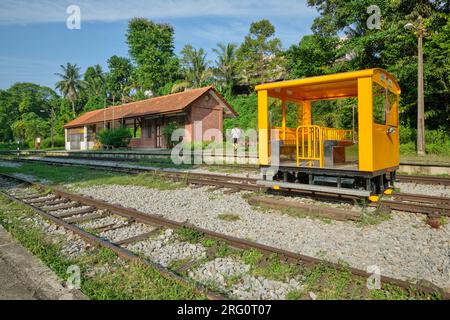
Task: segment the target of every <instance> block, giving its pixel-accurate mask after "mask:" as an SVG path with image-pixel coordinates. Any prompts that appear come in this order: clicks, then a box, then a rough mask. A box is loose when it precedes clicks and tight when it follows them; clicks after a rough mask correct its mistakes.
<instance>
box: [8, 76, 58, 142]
mask: <svg viewBox="0 0 450 320" xmlns="http://www.w3.org/2000/svg"><path fill="white" fill-rule="evenodd" d="M57 100H59V97H58V95H57V94H56V92H55V91H53V90H52V89H50V88H48V87H43V86H39V85H37V84H33V83H16V84H14V85H13V86H11V87H10V88H9V89H7V90H4V91H2V90H0V140H1V141H7V140H10V139H12V138H14V135H13V132H12V129H11V128H12V127H11V126H12V124H13V123H14V122H15V121H16V120H19V119H20V118H21V116H22V114H25V113H35V114H36V115H38V116H39V117H41V118H44V119H48V117H49V114H50V110H51V109H52V106H53V104H54V101H57Z"/></svg>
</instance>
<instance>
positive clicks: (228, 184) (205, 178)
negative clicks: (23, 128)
mask: <svg viewBox="0 0 450 320" xmlns="http://www.w3.org/2000/svg"><path fill="white" fill-rule="evenodd" d="M18 161H21V162H39V163H45V164H48V165H54V166H69V167H87V168H92V169H96V170H108V171H115V172H120V173H126V174H140V173H154V174H158V175H162V176H165V177H168V178H170V179H172V180H174V181H178V182H185V183H187V184H196V185H207V186H218V187H223V188H229V189H233V190H245V191H255V192H261V191H268V190H269V189H268V188H265V187H262V186H258V185H256V181H257V179H254V178H247V177H237V176H229V175H217V174H208V173H193V172H186V171H180V172H177V171H174V170H167V169H154V168H142V167H140V168H125V167H120V166H111V165H107V164H88V163H87V164H82V163H62V162H52V161H42V160H37V159H20V160H18ZM439 179H440V180H442V179H445V178H439ZM279 192H283V193H287V194H290V195H295V194H298V195H303V196H309V197H311V198H314V199H325V200H332V201H347V202H354V201H357V200H360V198H358V197H351V196H339V195H335V194H331V193H330V194H328V193H325V192H310V191H301V190H295V191H294V190H287V189H281V190H279ZM400 195H404V194H394V195H393V196H394V199H397V200H396V201H394V200H384V199H382V200H381V201H380V202H379V203H372V204H370V206H372V207H378V206H379V205H380V204H382V205H384V206H385V207H388V208H391V209H392V210H400V211H406V212H412V213H420V214H426V215H430V214H440V215H449V209H448V207H447V206H443V205H442V204H441V200H439V199H437V200H436V198H437V197H430V196H428V197H426V196H422V195H409V200H406V199H405V196H403V198H402V197H401V196H400ZM395 197H396V198H395ZM412 197H415V198H416V199H413V198H412ZM425 197H426V199H425ZM424 199H425V200H424ZM444 199H445V198H444ZM412 202H414V203H412ZM421 202H426V203H427V204H423V203H421ZM433 205H434V206H433Z"/></svg>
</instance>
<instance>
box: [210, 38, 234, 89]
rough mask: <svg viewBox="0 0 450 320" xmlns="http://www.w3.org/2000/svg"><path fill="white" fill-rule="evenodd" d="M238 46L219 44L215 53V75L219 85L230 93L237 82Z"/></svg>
mask: <svg viewBox="0 0 450 320" xmlns="http://www.w3.org/2000/svg"><path fill="white" fill-rule="evenodd" d="M236 49H237V46H236V45H235V44H234V43H228V44H226V45H225V44H223V43H219V44H218V45H217V48H215V49H213V51H214V52H215V53H216V54H217V60H216V68H215V74H216V76H217V78H218V80H219V83H220V84H221V86H222V87H224V88H225V89H226V90H227V91H228V92H229V93H231V90H232V89H233V86H234V85H235V83H236V80H237V58H236Z"/></svg>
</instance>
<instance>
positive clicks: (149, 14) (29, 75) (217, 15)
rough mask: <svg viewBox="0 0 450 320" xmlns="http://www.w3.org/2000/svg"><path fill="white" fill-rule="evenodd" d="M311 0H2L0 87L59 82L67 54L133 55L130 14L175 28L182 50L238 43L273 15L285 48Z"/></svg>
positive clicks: (84, 60) (92, 58)
mask: <svg viewBox="0 0 450 320" xmlns="http://www.w3.org/2000/svg"><path fill="white" fill-rule="evenodd" d="M305 2H306V0H278V1H276V0H123V1H118V0H95V1H94V0H91V1H87V0H72V1H65V0H1V1H0V39H1V45H0V89H6V88H8V87H9V86H11V85H12V84H14V83H15V82H34V83H38V84H41V85H46V86H49V87H53V86H54V84H55V82H56V81H57V77H56V76H55V75H54V73H56V72H59V65H61V64H65V63H66V62H71V63H76V64H78V65H79V66H81V67H82V71H84V70H85V69H86V67H88V66H90V65H94V64H100V65H102V66H103V67H105V69H106V60H107V59H108V58H109V57H111V56H112V55H120V56H128V48H127V45H126V43H125V33H126V29H127V21H128V20H129V19H131V18H133V17H136V16H138V17H146V18H149V19H153V20H155V21H158V22H168V23H170V24H172V25H173V26H174V28H175V45H176V51H177V53H178V52H179V51H180V50H181V48H182V47H183V46H184V45H185V44H187V43H191V44H192V45H194V46H195V47H202V48H204V49H206V50H207V52H208V58H209V59H210V60H214V56H213V54H212V51H211V48H213V47H215V46H216V44H217V43H218V42H225V43H226V42H235V43H240V42H241V41H242V40H243V38H244V36H245V35H246V34H247V33H248V28H249V25H250V23H251V22H252V21H256V20H260V19H263V18H267V19H270V20H271V22H272V23H273V24H274V25H275V27H276V30H277V36H278V37H280V38H281V39H282V41H283V46H284V47H285V48H287V47H289V46H290V45H292V44H294V43H298V41H299V40H300V38H301V37H302V36H303V35H305V34H310V33H311V30H310V27H311V24H312V21H313V19H314V18H315V17H316V16H317V12H316V11H315V10H314V9H312V8H309V7H307V6H306V4H305ZM70 5H78V6H79V7H80V9H81V29H80V30H69V29H68V28H67V27H66V19H67V17H68V16H69V14H67V13H66V9H67V7H68V6H70Z"/></svg>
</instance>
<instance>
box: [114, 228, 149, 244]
mask: <svg viewBox="0 0 450 320" xmlns="http://www.w3.org/2000/svg"><path fill="white" fill-rule="evenodd" d="M152 234H153V230H152V231H150V232H146V233H143V234H140V235H137V236H135V237H131V238H128V239H123V240H120V241H116V242H115V244H116V245H117V246H123V245H128V244H131V243H134V242H139V241H142V240H146V239H147V238H149V237H150V236H151V235H152Z"/></svg>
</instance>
